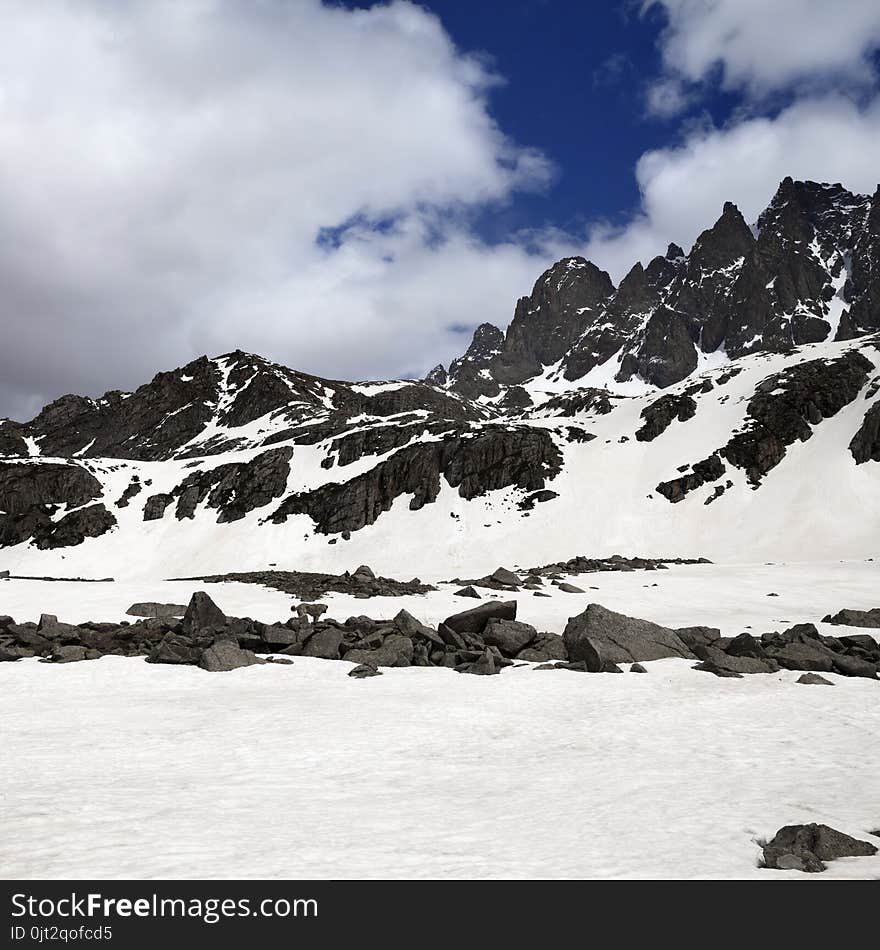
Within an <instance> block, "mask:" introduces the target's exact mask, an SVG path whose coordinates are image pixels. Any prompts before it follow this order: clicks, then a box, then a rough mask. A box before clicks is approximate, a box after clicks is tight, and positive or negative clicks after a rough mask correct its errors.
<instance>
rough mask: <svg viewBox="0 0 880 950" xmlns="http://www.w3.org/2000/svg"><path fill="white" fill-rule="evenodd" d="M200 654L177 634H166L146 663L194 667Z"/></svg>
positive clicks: (189, 642) (190, 641)
mask: <svg viewBox="0 0 880 950" xmlns="http://www.w3.org/2000/svg"><path fill="white" fill-rule="evenodd" d="M200 656H201V653H200V651H199V649H198V648H197V647H195V646H194V645H193V642H192V640H190V639H189V638H188V637H183V636H181V635H180V634H177V633H166V634H165V636H164V637H163V638H162V639H161V641H160V642H159V643H158V645H157V646H155V647H154V648H153V649H152V650H151V652H150V655H149V656H148V657H147V662H148V663H173V664H182V665H186V666H195V665H196V664H197V663H198V662H199V658H200Z"/></svg>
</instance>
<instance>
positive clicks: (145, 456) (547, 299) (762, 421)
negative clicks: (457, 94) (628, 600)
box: [0, 179, 880, 577]
mask: <svg viewBox="0 0 880 950" xmlns="http://www.w3.org/2000/svg"><path fill="white" fill-rule="evenodd" d="M878 331H880V190H878V192H877V193H876V194H875V195H874V196H873V197H870V198H869V197H865V196H859V195H853V194H850V193H849V192H847V191H846V190H845V189H843V188H842V186H840V185H820V184H815V183H812V182H793V181H792V180H791V179H786V180H785V181H784V182H783V183H782V184H781V185H780V188H779V190H778V192H777V194H776V195H775V197H774V198H773V200H772V202H771V204H770V205H769V207H768V208H767V210H766V211H765V212H764V213H763V214H761V216H760V217H759V219H758V222H757V223H756V224H755V225H754V226H749V225H748V224H747V223H746V222H745V221H744V220H743V218H742V216H741V215H740V213H739V211H738V210H737V209H736V207H735V206H733V205H731V204H726V205H725V206H724V210H723V212H722V215H721V217H720V218H719V220H718V221H717V222H716V223H715V225H714V226H713V227H711V228H710V229H709V230H707V231H705V232H703V234H701V235H700V237H699V238H698V239H697V241H696V243H695V244H694V246H693V248H692V249H691V251H690V253H688V254H685V253H684V251H683V250H682V249H681V248H678V247H676V246H674V245H672V246H670V248H669V251H668V252H667V254H666V255H665V256H664V257H658V258H656V259H655V260H653V261H651V262H650V263H649V264H648V266H647V267H642V265H641V264H636V265H635V266H634V267H633V269H632V270H631V271H630V272H629V274H628V275H627V276H626V277H625V278H624V279H623V280H622V281H621V283H620V285H619V286H618V287H615V286H614V284H613V282H612V281H611V279H610V278H609V276H608V275H607V274H606V273H604V272H603V271H601V270H599V269H598V268H597V267H596V266H595V265H593V264H591V263H590V262H588V261H586V260H583V259H582V258H569V259H566V260H563V261H560V262H559V263H557V264H556V265H554V266H553V267H552V268H551V269H550V270H548V271H547V272H546V273H545V274H543V275H542V276H541V277H540V278H539V279H538V281H537V283H536V284H535V287H534V290H533V291H532V294H531V296H529V297H525V298H522V299H521V300H520V301H519V302H518V303H517V305H516V310H515V313H514V317H513V320H512V322H511V324H510V326H509V327H508V329H507V331H506V332H504V333H502V331H501V330H499V329H497V328H495V327H493V326H491V325H488V324H484V325H483V326H481V327H479V328H478V329H477V331H476V333H475V334H474V339H473V342H472V343H471V346H470V347H469V348H468V351H467V353H465V354H464V356H462V357H461V358H460V359H458V360H455V361H454V362H453V363H452V365H451V366H450V367H449V368H448V369H447V368H445V367H443V366H438V367H437V368H436V369H435V370H433V371H432V372H431V373H430V374H429V375H428V377H427V378H426V379H425V380H422V381H412V380H395V381H385V382H367V383H347V382H341V381H336V380H326V379H320V378H318V377H315V376H311V375H308V374H306V373H303V372H298V371H295V370H292V369H288V368H286V367H283V366H280V365H278V364H275V363H272V362H270V361H268V360H265V359H263V358H261V357H259V356H255V355H252V354H247V353H242V352H239V351H236V352H234V353H229V354H226V355H224V356H221V357H217V358H213V359H209V358H208V357H201V358H199V359H197V360H195V361H193V362H191V363H189V364H188V365H186V366H184V367H182V368H180V369H177V370H173V371H171V372H164V373H160V374H159V375H157V376H156V377H155V378H154V379H153V380H152V381H151V382H149V383H147V384H145V385H143V386H141V387H140V388H139V389H137V390H135V391H134V392H132V393H122V392H109V393H106V394H105V395H104V396H103V397H102V398H100V399H90V398H87V397H82V396H64V397H62V398H60V399H58V400H56V401H55V402H53V403H51V404H50V405H48V406H46V407H45V408H44V409H43V410H42V411H41V412H40V413H39V415H37V416H36V418H34V419H33V420H31V421H30V422H27V423H17V422H12V421H9V420H4V421H2V422H0V570H3V569H8V570H11V571H13V572H14V573H17V574H40V575H55V576H58V575H63V576H71V575H75V574H78V575H81V576H85V577H96V576H106V575H108V574H113V575H114V576H117V577H118V576H125V575H132V574H136V573H151V574H154V575H156V576H166V577H167V576H172V575H179V574H193V573H196V572H198V571H204V572H221V571H230V570H257V569H261V568H265V567H267V566H269V565H273V564H278V565H283V566H287V567H297V568H300V569H309V568H316V569H320V568H326V569H331V568H344V567H350V566H353V565H354V564H356V563H360V562H364V561H366V562H367V563H370V564H373V565H374V566H375V567H376V568H377V569H380V570H382V571H385V572H389V573H391V572H406V573H407V574H410V575H411V574H412V573H414V572H415V571H418V572H425V573H428V574H430V573H434V574H441V573H443V572H447V573H448V574H450V575H451V574H452V573H455V572H456V571H457V569H458V568H462V569H466V570H468V571H477V570H480V569H481V568H484V567H485V568H491V567H494V566H496V564H497V562H500V561H506V562H511V563H512V562H519V563H520V564H523V565H533V564H540V563H545V562H547V561H551V560H556V559H559V558H568V557H573V556H575V555H578V554H585V553H588V554H590V555H597V556H598V555H607V554H611V553H614V551H616V550H618V549H619V550H621V551H623V553H627V554H634V553H638V554H642V555H646V556H676V555H681V556H700V555H705V556H708V557H726V558H729V559H739V560H755V559H761V558H764V557H785V558H801V557H808V556H810V555H811V554H816V553H818V552H819V551H821V554H822V556H823V557H838V556H866V555H873V554H874V553H876V536H877V526H878V519H880V490H878V489H880V480H878V479H880V467H878V465H877V464H876V463H877V462H880V397H878V394H880V332H878Z"/></svg>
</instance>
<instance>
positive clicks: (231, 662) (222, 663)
mask: <svg viewBox="0 0 880 950" xmlns="http://www.w3.org/2000/svg"><path fill="white" fill-rule="evenodd" d="M265 662H266V660H264V659H263V658H262V657H260V656H257V655H256V653H251V651H250V650H242V649H241V647H239V646H238V644H236V643H233V641H232V640H218V641H217V642H216V643H215V644H213V646H210V647H208V648H207V650H203V651H202V655H201V657H200V658H199V666H200V667H201V668H202V669H203V670H207V671H208V672H209V673H228V672H229V671H230V670H237V669H240V668H241V667H243V666H257V665H259V664H262V663H265Z"/></svg>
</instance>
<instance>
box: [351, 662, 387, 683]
mask: <svg viewBox="0 0 880 950" xmlns="http://www.w3.org/2000/svg"><path fill="white" fill-rule="evenodd" d="M348 675H349V676H351V677H352V678H353V679H356V680H362V679H366V678H367V677H368V676H381V675H382V673H381V671H380V670H377V669H376V667H375V666H370V665H369V664H368V663H361V664H359V665H358V666H356V667H355V668H354V669H353V670H350V671H349V674H348Z"/></svg>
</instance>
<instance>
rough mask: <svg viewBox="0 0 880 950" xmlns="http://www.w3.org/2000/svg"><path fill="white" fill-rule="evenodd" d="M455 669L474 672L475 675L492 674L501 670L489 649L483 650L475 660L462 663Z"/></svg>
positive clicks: (461, 671)
mask: <svg viewBox="0 0 880 950" xmlns="http://www.w3.org/2000/svg"><path fill="white" fill-rule="evenodd" d="M455 669H456V671H457V672H459V673H474V674H476V675H477V676H493V675H494V674H496V673H500V672H501V670H500V669H499V668H498V665H497V664H496V662H495V654H493V653H492V651H491V650H485V651H484V652H483V653H481V654H480V655H479V656H478V657H477V658H476V659H475V660H472V661H471V662H469V663H462V664H460V665H459V666H456V668H455Z"/></svg>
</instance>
